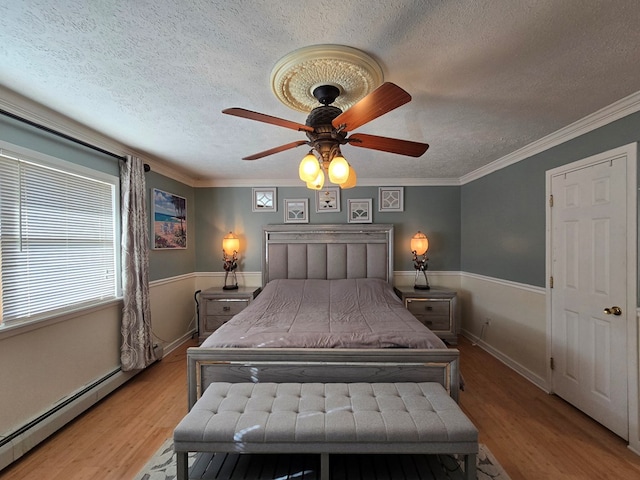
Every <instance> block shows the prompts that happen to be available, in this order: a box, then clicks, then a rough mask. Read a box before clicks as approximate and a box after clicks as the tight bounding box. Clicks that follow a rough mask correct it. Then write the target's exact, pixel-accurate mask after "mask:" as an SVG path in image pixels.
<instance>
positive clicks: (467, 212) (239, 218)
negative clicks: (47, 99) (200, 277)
mask: <svg viewBox="0 0 640 480" xmlns="http://www.w3.org/2000/svg"><path fill="white" fill-rule="evenodd" d="M0 140H4V141H7V142H9V143H12V144H16V145H20V146H23V147H26V148H29V149H32V150H36V151H39V152H41V153H45V154H48V155H51V156H54V157H58V158H62V159H66V160H69V161H72V162H74V163H78V164H81V165H84V166H87V167H90V168H94V169H96V170H99V171H102V172H105V173H109V174H112V175H118V162H117V161H116V159H114V158H112V157H109V156H107V155H103V154H100V153H98V152H95V151H93V150H91V149H88V148H85V147H82V146H78V145H75V144H72V143H70V142H67V141H64V140H61V139H60V138H59V137H56V136H54V135H51V134H48V133H45V132H42V131H40V130H37V129H35V128H33V127H29V126H26V125H25V124H23V123H21V122H18V121H15V120H12V119H9V118H7V117H4V116H0ZM638 140H640V112H639V113H635V114H632V115H629V116H627V117H625V118H623V119H620V120H617V121H615V122H613V123H611V124H609V125H606V126H604V127H601V128H598V129H596V130H594V131H592V132H589V133H587V134H585V135H582V136H580V137H578V138H575V139H573V140H570V141H568V142H565V143H563V144H561V145H558V146H556V147H554V148H551V149H549V150H547V151H545V152H542V153H540V154H537V155H534V156H532V157H530V158H528V159H526V160H523V161H520V162H518V163H516V164H514V165H511V166H509V167H507V168H504V169H501V170H499V171H497V172H494V173H492V174H490V175H487V176H484V177H482V178H480V179H478V180H475V181H473V182H470V183H468V184H466V185H464V186H462V187H455V186H451V187H438V186H432V187H405V189H404V212H394V213H389V212H387V213H380V212H378V201H377V197H378V188H377V187H356V188H354V189H350V190H345V191H342V192H341V197H342V198H341V212H339V213H315V194H314V192H312V191H310V190H307V189H306V188H304V187H280V188H278V189H277V197H278V211H277V212H276V213H254V212H252V211H251V201H252V199H251V188H248V187H233V188H232V187H229V188H221V187H216V188H214V187H212V188H193V187H189V186H188V185H185V184H183V183H180V182H178V181H176V180H173V179H170V178H168V177H165V176H163V175H160V174H158V173H155V172H153V171H152V172H149V173H147V176H146V180H147V188H148V191H147V193H148V196H149V206H150V201H151V192H152V190H153V188H159V189H161V190H165V191H168V192H170V193H174V194H177V195H180V196H183V197H185V198H186V199H187V229H188V231H187V235H188V238H187V248H186V249H184V250H151V253H150V279H151V280H158V279H162V278H168V277H173V276H176V275H182V274H188V273H192V272H208V271H222V262H221V256H222V255H221V243H222V237H223V236H224V235H225V234H226V233H227V232H228V231H229V230H233V231H234V233H236V234H238V235H239V236H240V239H241V260H240V270H241V271H259V270H260V268H261V264H260V249H261V243H262V240H261V228H262V225H265V224H281V223H284V212H283V202H284V199H285V198H308V199H309V210H310V212H309V219H310V223H312V224H313V223H316V224H320V223H346V222H347V220H346V219H347V212H346V204H347V199H348V198H372V199H373V221H374V222H375V223H392V224H394V225H395V227H396V229H395V259H394V260H395V263H394V265H395V269H396V270H400V271H403V270H404V271H407V270H411V269H412V268H413V267H412V264H411V255H410V252H409V238H410V237H411V236H412V235H413V234H414V233H415V232H416V231H417V230H422V231H423V232H425V233H426V234H427V235H428V237H429V240H430V248H429V255H428V256H429V258H430V262H429V268H430V269H431V270H439V271H465V272H470V273H477V274H480V275H486V276H489V277H494V278H499V279H504V280H510V281H514V282H519V283H524V284H529V285H535V286H540V287H543V286H544V285H545V278H544V275H545V205H546V199H545V172H546V171H547V170H549V169H551V168H555V167H558V166H560V165H564V164H567V163H570V162H573V161H576V160H580V159H582V158H585V157H588V156H590V155H594V154H597V153H600V152H604V151H606V150H610V149H612V148H616V147H619V146H621V145H626V144H628V143H632V142H637V141H638ZM151 213H152V210H151V208H149V215H150V216H151ZM152 221H153V219H151V218H150V222H152ZM150 229H151V225H150ZM150 238H151V235H150Z"/></svg>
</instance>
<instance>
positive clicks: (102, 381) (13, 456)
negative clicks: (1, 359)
mask: <svg viewBox="0 0 640 480" xmlns="http://www.w3.org/2000/svg"><path fill="white" fill-rule="evenodd" d="M135 373H137V372H131V373H130V372H123V371H122V369H121V368H120V367H118V368H117V369H115V370H113V371H112V372H110V373H108V374H107V375H105V376H104V377H102V378H99V379H98V380H96V381H95V382H93V383H91V384H89V385H87V386H85V387H84V388H83V389H81V390H79V391H78V392H76V393H74V394H73V395H71V396H70V397H68V398H66V399H64V400H63V401H62V402H60V403H58V404H57V405H55V406H54V407H52V408H51V409H50V410H47V411H46V412H45V413H43V414H42V415H39V416H38V417H36V418H34V419H33V420H31V421H30V422H28V423H26V424H24V425H23V426H21V427H20V428H18V429H17V430H15V431H13V432H11V433H10V434H9V435H7V436H6V437H3V438H0V470H2V469H3V468H4V467H6V466H7V465H9V464H10V463H12V462H13V461H15V460H17V459H18V458H20V457H21V456H22V455H24V454H25V453H27V451H28V450H29V449H31V448H33V447H35V446H36V445H38V444H39V443H40V442H42V441H43V440H44V439H46V438H47V437H48V436H49V435H51V434H52V433H54V432H55V431H57V430H59V429H60V428H62V427H63V426H64V425H66V424H67V423H68V422H69V421H71V420H72V419H73V418H75V417H76V416H78V415H79V414H80V413H82V412H84V411H85V410H87V409H88V408H90V407H91V406H92V405H95V404H96V403H97V402H98V401H100V400H101V399H102V398H104V397H105V396H106V395H108V394H109V393H111V392H112V391H113V390H115V389H116V388H118V387H119V386H120V385H122V384H123V383H125V382H126V381H127V380H128V379H129V378H131V377H132V376H133V375H135ZM119 375H120V376H121V377H122V378H116V377H117V376H119ZM101 387H102V390H101ZM89 395H95V398H90V397H89ZM83 397H86V398H83ZM83 402H84V403H86V405H82V403H83ZM75 403H77V404H78V405H75V406H74V404H75ZM74 407H75V408H76V409H77V410H78V411H77V412H73V413H72V414H71V417H72V418H69V419H68V420H65V419H64V418H62V417H63V416H64V415H65V414H68V412H65V409H69V410H70V409H72V408H74ZM56 420H57V421H58V423H59V425H56V424H55V423H56ZM39 430H42V431H39ZM20 437H24V438H22V439H21V441H22V443H23V445H20V444H16V445H13V446H12V445H11V444H12V443H13V442H16V441H20ZM27 440H28V441H27ZM26 445H28V447H27V446H26Z"/></svg>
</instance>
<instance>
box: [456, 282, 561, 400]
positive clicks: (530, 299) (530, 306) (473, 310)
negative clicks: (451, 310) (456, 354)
mask: <svg viewBox="0 0 640 480" xmlns="http://www.w3.org/2000/svg"><path fill="white" fill-rule="evenodd" d="M460 283H461V289H460V296H461V305H462V330H461V331H462V334H463V335H464V336H465V337H467V338H469V339H471V341H472V342H474V343H475V344H476V345H477V346H479V347H481V348H483V349H484V350H487V351H488V352H489V353H491V354H492V355H493V356H495V357H496V358H498V359H499V360H501V361H502V362H504V363H505V364H506V365H508V366H509V367H511V368H512V369H513V370H515V371H516V372H518V373H520V374H521V375H523V376H524V377H525V378H527V379H529V380H530V381H531V382H533V383H534V384H536V385H537V386H539V387H540V388H541V389H543V390H544V391H547V392H548V391H549V382H548V375H547V365H548V361H549V359H548V358H547V356H548V354H547V330H546V329H547V321H546V292H545V289H544V288H541V287H534V286H531V285H526V284H520V283H516V282H509V281H506V280H499V279H495V278H491V277H485V276H482V275H476V274H472V273H462V274H461V279H460ZM487 322H488V324H487Z"/></svg>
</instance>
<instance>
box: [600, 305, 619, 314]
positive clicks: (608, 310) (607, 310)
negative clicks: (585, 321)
mask: <svg viewBox="0 0 640 480" xmlns="http://www.w3.org/2000/svg"><path fill="white" fill-rule="evenodd" d="M604 313H606V314H607V315H611V314H613V315H622V309H621V308H620V307H611V308H605V309H604Z"/></svg>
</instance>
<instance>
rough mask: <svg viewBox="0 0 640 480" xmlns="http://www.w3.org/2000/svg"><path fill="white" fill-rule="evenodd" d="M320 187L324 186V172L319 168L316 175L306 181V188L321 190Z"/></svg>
mask: <svg viewBox="0 0 640 480" xmlns="http://www.w3.org/2000/svg"><path fill="white" fill-rule="evenodd" d="M322 187H324V172H323V171H322V169H320V171H319V172H318V176H317V177H316V178H315V179H314V180H313V181H312V182H307V188H308V189H310V190H322Z"/></svg>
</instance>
